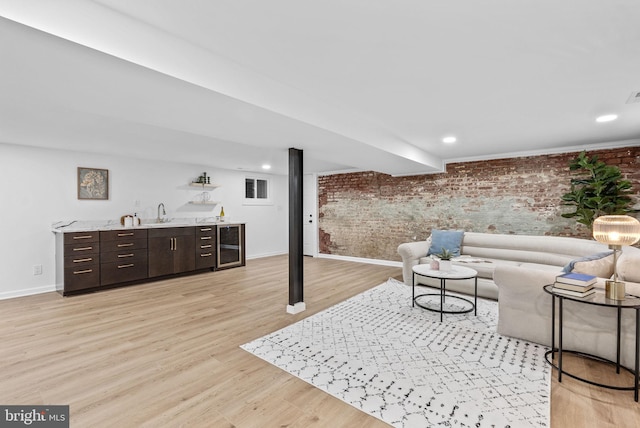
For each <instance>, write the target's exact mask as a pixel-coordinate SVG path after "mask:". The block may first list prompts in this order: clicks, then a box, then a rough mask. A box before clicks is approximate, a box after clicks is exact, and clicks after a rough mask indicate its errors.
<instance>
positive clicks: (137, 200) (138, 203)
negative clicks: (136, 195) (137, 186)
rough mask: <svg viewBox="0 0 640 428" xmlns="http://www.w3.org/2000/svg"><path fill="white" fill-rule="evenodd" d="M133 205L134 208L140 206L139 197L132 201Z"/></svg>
mask: <svg viewBox="0 0 640 428" xmlns="http://www.w3.org/2000/svg"><path fill="white" fill-rule="evenodd" d="M133 206H134V207H136V208H138V207H140V199H136V200H135V201H133Z"/></svg>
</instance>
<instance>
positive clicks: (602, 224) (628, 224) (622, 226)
mask: <svg viewBox="0 0 640 428" xmlns="http://www.w3.org/2000/svg"><path fill="white" fill-rule="evenodd" d="M593 237H594V238H595V240H596V241H598V242H602V243H603V244H608V245H610V246H612V247H613V246H616V247H621V246H623V245H633V244H635V243H636V242H638V241H640V221H638V219H635V218H633V217H630V216H628V215H605V216H601V217H598V218H596V219H595V221H594V222H593Z"/></svg>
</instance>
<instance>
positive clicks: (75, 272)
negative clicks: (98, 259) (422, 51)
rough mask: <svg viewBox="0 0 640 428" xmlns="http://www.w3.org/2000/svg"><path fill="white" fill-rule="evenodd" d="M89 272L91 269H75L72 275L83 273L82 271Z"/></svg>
mask: <svg viewBox="0 0 640 428" xmlns="http://www.w3.org/2000/svg"><path fill="white" fill-rule="evenodd" d="M91 272H93V269H85V270H75V271H73V274H74V275H80V274H83V273H91Z"/></svg>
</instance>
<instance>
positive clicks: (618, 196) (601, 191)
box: [562, 152, 635, 228]
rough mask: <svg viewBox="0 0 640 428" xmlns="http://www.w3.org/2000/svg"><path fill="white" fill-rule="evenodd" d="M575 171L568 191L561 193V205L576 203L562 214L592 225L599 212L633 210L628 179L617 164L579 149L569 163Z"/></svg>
mask: <svg viewBox="0 0 640 428" xmlns="http://www.w3.org/2000/svg"><path fill="white" fill-rule="evenodd" d="M569 169H570V170H571V171H575V173H576V175H575V177H574V178H572V179H571V191H570V192H569V193H565V194H564V195H563V196H562V200H563V201H564V202H563V205H570V206H574V207H575V211H573V212H570V213H564V214H562V217H565V218H574V217H575V218H576V221H577V222H578V223H581V224H584V225H585V226H588V227H589V228H591V227H592V225H593V221H594V220H595V219H596V218H597V217H599V216H601V215H619V214H626V213H629V212H633V211H635V210H633V209H632V208H631V205H632V203H633V201H632V199H631V197H629V194H631V182H630V181H629V180H624V179H623V178H622V173H621V172H620V168H618V167H617V166H611V165H607V164H605V163H604V162H602V161H601V160H598V156H596V155H594V156H593V157H589V156H587V154H586V152H582V153H580V154H579V155H578V157H577V158H575V159H574V160H572V161H571V162H570V163H569Z"/></svg>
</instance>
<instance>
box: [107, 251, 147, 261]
mask: <svg viewBox="0 0 640 428" xmlns="http://www.w3.org/2000/svg"><path fill="white" fill-rule="evenodd" d="M146 261H147V249H146V248H141V249H138V250H130V249H122V250H121V251H109V252H102V253H101V254H100V262H101V263H139V262H146Z"/></svg>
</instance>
